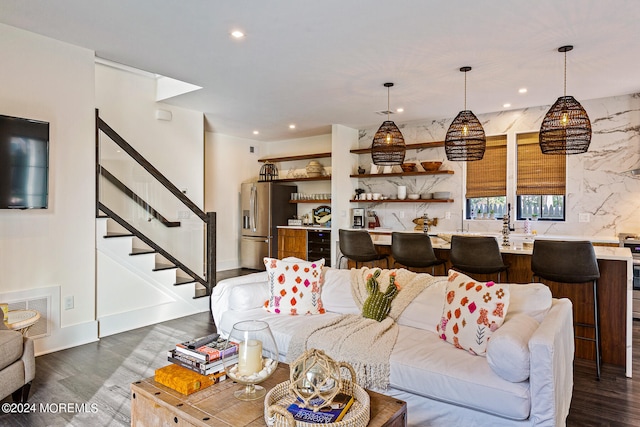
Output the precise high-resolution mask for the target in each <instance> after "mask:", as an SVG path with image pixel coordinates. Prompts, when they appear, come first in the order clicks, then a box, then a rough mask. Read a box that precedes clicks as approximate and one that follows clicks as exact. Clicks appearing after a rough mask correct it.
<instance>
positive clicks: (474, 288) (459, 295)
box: [436, 270, 509, 355]
mask: <svg viewBox="0 0 640 427" xmlns="http://www.w3.org/2000/svg"><path fill="white" fill-rule="evenodd" d="M508 308H509V286H508V285H504V284H500V283H494V282H487V283H482V282H476V281H475V280H474V279H472V278H471V277H469V276H466V275H464V274H462V273H460V272H457V271H453V270H449V279H448V283H447V292H446V294H445V301H444V309H443V310H442V318H441V320H440V323H439V324H438V325H437V327H436V329H437V331H438V335H440V338H442V339H443V340H445V341H447V342H449V343H451V344H453V345H455V346H456V347H458V348H460V349H464V350H467V351H469V352H470V353H472V354H476V355H484V354H486V352H487V343H488V342H489V339H490V338H491V334H492V333H493V332H494V331H495V330H497V329H498V328H499V327H500V326H501V325H502V323H503V322H504V317H505V315H506V314H507V309H508Z"/></svg>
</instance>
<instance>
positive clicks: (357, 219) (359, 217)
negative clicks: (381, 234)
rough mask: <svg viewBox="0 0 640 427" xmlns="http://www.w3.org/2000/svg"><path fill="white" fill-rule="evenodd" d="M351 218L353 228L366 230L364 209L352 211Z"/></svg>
mask: <svg viewBox="0 0 640 427" xmlns="http://www.w3.org/2000/svg"><path fill="white" fill-rule="evenodd" d="M351 218H352V219H353V228H364V226H365V224H364V221H365V216H364V208H353V209H351Z"/></svg>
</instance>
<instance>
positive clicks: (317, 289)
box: [264, 258, 325, 315]
mask: <svg viewBox="0 0 640 427" xmlns="http://www.w3.org/2000/svg"><path fill="white" fill-rule="evenodd" d="M264 265H265V266H266V268H267V284H268V288H269V299H268V300H267V301H266V302H265V308H266V310H267V311H269V312H271V313H277V314H281V313H283V314H284V313H286V314H293V315H295V314H322V313H324V311H325V310H324V308H323V306H322V299H321V298H320V297H321V292H322V279H323V276H322V267H323V266H324V258H323V259H321V260H319V261H314V262H306V261H284V260H279V259H275V258H265V259H264Z"/></svg>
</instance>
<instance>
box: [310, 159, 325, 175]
mask: <svg viewBox="0 0 640 427" xmlns="http://www.w3.org/2000/svg"><path fill="white" fill-rule="evenodd" d="M322 170H323V167H322V165H321V164H320V163H319V162H318V161H317V160H311V161H310V162H309V164H308V165H307V176H308V177H309V178H317V177H319V176H322Z"/></svg>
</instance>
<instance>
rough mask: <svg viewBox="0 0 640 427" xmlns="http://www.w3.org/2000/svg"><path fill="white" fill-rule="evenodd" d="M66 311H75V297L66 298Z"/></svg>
mask: <svg viewBox="0 0 640 427" xmlns="http://www.w3.org/2000/svg"><path fill="white" fill-rule="evenodd" d="M64 309H65V310H71V309H73V295H71V296H68V297H64Z"/></svg>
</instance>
